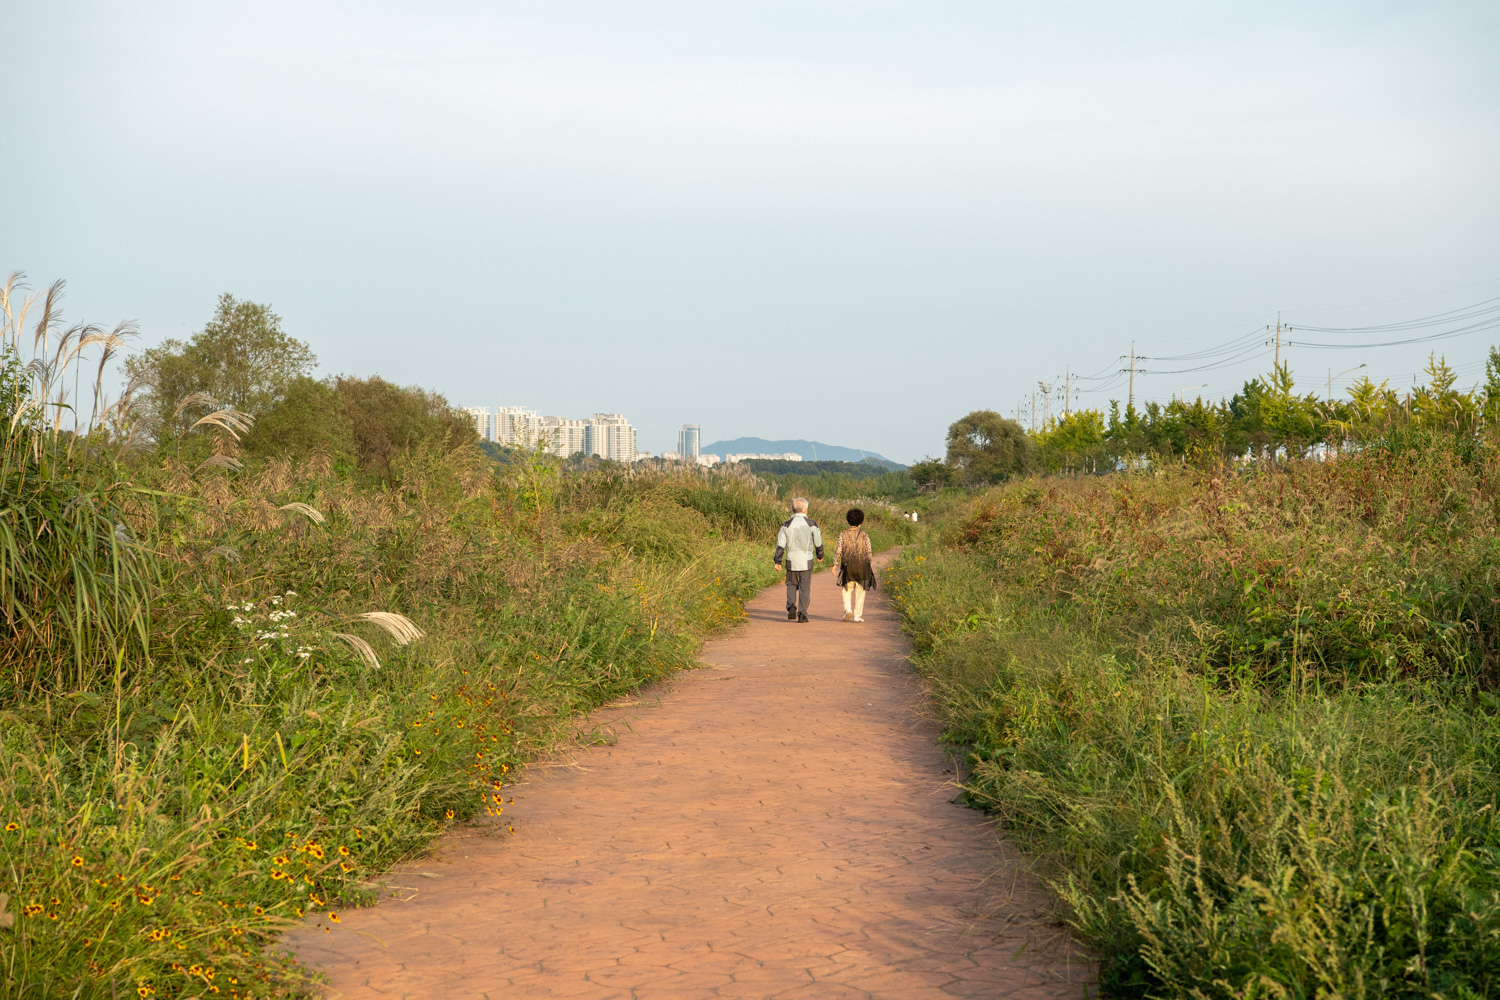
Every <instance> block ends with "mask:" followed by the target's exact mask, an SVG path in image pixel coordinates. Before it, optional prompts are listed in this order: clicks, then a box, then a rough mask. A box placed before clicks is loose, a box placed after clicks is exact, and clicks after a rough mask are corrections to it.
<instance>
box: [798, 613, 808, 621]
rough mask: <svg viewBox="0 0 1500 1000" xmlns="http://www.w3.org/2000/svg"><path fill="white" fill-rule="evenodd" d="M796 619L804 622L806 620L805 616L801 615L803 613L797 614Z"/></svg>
mask: <svg viewBox="0 0 1500 1000" xmlns="http://www.w3.org/2000/svg"><path fill="white" fill-rule="evenodd" d="M797 621H799V622H805V621H807V616H806V615H803V614H799V615H798V616H797Z"/></svg>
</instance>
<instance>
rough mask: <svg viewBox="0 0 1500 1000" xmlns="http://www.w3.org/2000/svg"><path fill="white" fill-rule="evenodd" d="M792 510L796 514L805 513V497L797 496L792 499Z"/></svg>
mask: <svg viewBox="0 0 1500 1000" xmlns="http://www.w3.org/2000/svg"><path fill="white" fill-rule="evenodd" d="M792 511H793V512H794V513H797V514H806V513H807V497H798V498H797V499H795V500H793V501H792Z"/></svg>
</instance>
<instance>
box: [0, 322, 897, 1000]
mask: <svg viewBox="0 0 1500 1000" xmlns="http://www.w3.org/2000/svg"><path fill="white" fill-rule="evenodd" d="M42 326H45V321H44V323H43V324H42ZM43 334H45V336H43ZM84 340H86V341H87V342H88V345H89V346H91V347H92V348H93V349H100V348H103V349H104V350H105V353H106V355H108V354H109V353H111V352H113V350H115V349H117V347H118V339H117V338H113V336H112V335H108V334H104V333H101V332H99V331H89V330H85V331H82V339H80V336H78V335H73V336H72V337H71V339H68V338H64V339H62V340H61V341H60V342H59V341H58V340H56V339H55V338H53V337H52V334H51V333H50V332H47V331H45V330H42V327H40V326H39V338H38V343H39V345H40V346H41V348H42V349H43V350H42V357H43V359H44V361H45V362H46V363H45V364H41V365H34V366H32V367H31V368H25V367H23V366H22V365H21V364H20V353H19V351H18V350H17V348H18V346H19V344H18V341H19V338H18V337H16V336H14V335H12V336H11V338H10V339H9V340H8V341H7V343H6V344H4V345H3V347H4V350H3V351H0V397H3V402H4V404H5V406H4V412H5V414H6V423H5V436H4V450H3V454H0V488H3V496H0V500H3V510H0V599H3V606H4V616H5V625H6V629H7V635H6V641H5V643H4V644H3V646H0V720H3V728H0V903H4V904H7V906H8V908H7V906H0V911H3V912H4V913H5V918H0V984H3V985H0V994H3V995H4V996H7V997H28V998H38V1000H40V998H51V997H79V998H82V997H109V998H111V1000H114V998H117V997H120V996H126V995H135V996H143V997H144V996H156V997H194V996H227V997H251V996H256V997H265V996H286V995H300V994H301V993H302V992H303V991H304V989H305V987H306V982H305V979H304V976H303V973H302V971H301V970H300V969H298V968H297V967H296V966H295V965H293V964H291V963H290V962H289V961H288V960H287V959H285V958H284V957H282V956H279V955H278V954H277V952H276V951H275V949H274V948H273V947H272V946H273V944H274V942H275V941H276V940H277V938H278V935H279V934H280V932H281V931H283V930H284V929H285V928H287V927H289V926H291V925H292V924H293V923H294V922H297V921H300V920H308V919H312V920H317V921H322V922H327V923H336V922H338V920H339V917H338V909H339V908H340V907H343V906H347V905H353V904H356V903H358V902H360V901H361V900H362V899H363V898H366V897H367V896H368V893H369V890H370V888H371V885H372V883H371V879H373V878H374V877H375V876H377V875H378V874H379V873H380V872H382V871H383V870H386V869H387V868H389V867H390V866H391V865H392V864H393V863H395V862H396V861H397V860H399V859H400V858H402V857H404V856H407V855H410V854H411V853H413V852H415V851H418V850H420V849H421V848H422V846H423V845H425V844H427V843H428V842H430V840H431V839H432V838H433V837H434V836H436V835H437V834H438V833H440V832H441V831H442V829H443V828H444V827H445V825H447V824H449V823H453V822H461V821H463V820H465V819H467V818H469V817H472V816H475V815H477V814H480V813H484V812H488V813H489V814H491V815H492V816H494V817H496V819H495V820H493V821H492V822H495V823H497V824H499V825H500V827H501V828H502V829H503V827H504V820H503V816H502V814H503V805H504V800H505V798H506V795H505V785H506V784H507V783H508V782H509V781H512V780H513V779H514V776H515V774H516V770H517V768H518V767H520V766H521V765H522V764H523V763H524V762H525V761H527V760H531V759H534V758H535V757H536V756H537V755H539V754H542V753H545V752H547V751H549V750H551V749H554V748H555V747H556V746H557V745H558V743H559V741H562V740H567V739H570V738H573V736H572V734H573V733H574V732H575V728H574V725H573V720H574V719H575V718H576V716H577V713H579V712H586V711H588V710H589V709H590V708H592V707H594V706H597V705H600V704H602V703H605V702H608V701H609V700H611V699H614V698H616V697H618V696H620V695H622V694H625V693H628V692H630V691H633V690H635V689H636V688H638V687H639V686H641V685H642V684H645V683H649V682H651V681H653V680H656V679H658V678H661V677H664V676H667V675H669V674H671V673H672V672H673V671H676V670H679V669H682V668H685V667H688V666H690V665H691V663H692V658H693V654H694V650H695V648H696V646H697V643H698V641H699V640H700V638H701V637H702V636H704V635H706V634H708V633H710V632H712V631H713V630H715V629H718V628H721V627H723V626H724V625H726V624H729V623H732V622H735V621H738V620H740V619H741V617H742V611H741V601H742V600H743V599H744V598H745V597H747V596H749V595H750V594H752V593H754V592H755V591H756V590H757V589H758V588H760V587H762V586H765V585H767V584H769V583H771V582H772V581H773V580H774V574H773V572H772V570H771V567H770V559H769V555H770V546H771V539H773V538H774V532H775V526H776V524H777V523H778V522H779V521H781V520H782V519H783V518H784V516H785V513H784V510H783V507H784V503H783V502H781V501H777V500H775V499H774V497H773V492H774V491H772V490H769V489H767V488H766V487H765V486H763V485H761V484H759V483H757V482H756V481H754V480H752V479H748V478H738V479H737V478H734V477H731V476H724V475H711V476H701V475H673V476H666V475H650V474H646V475H639V474H631V473H629V472H627V471H626V470H622V469H620V468H618V467H614V468H605V469H601V470H594V471H591V472H589V473H587V474H571V473H569V472H567V471H566V470H565V469H563V468H562V467H561V465H560V463H556V462H553V461H549V460H547V459H544V458H541V457H538V456H530V457H526V458H524V459H522V460H519V461H512V462H509V463H506V464H503V465H497V464H496V463H494V462H492V461H490V460H489V459H488V458H486V457H485V456H483V455H482V454H481V453H480V452H479V451H478V450H477V449H476V448H474V447H473V446H472V444H469V443H465V442H462V441H459V442H455V441H453V440H451V439H431V434H429V440H428V441H427V443H426V444H422V445H420V446H416V447H406V448H404V449H398V448H396V447H395V446H394V444H393V443H392V435H391V434H390V433H386V432H382V431H380V425H379V420H378V419H377V418H379V417H381V416H382V415H384V416H387V417H389V416H390V415H391V414H397V415H398V416H399V418H400V420H402V421H405V423H403V424H402V425H401V426H403V427H406V428H407V430H403V431H402V432H401V433H402V434H407V433H408V432H409V429H410V428H411V427H417V426H419V425H421V426H427V427H429V430H431V428H437V429H438V432H442V433H447V432H446V431H443V430H442V429H443V428H445V427H446V428H451V427H454V426H458V427H462V421H461V420H458V419H457V418H454V417H452V415H451V414H449V413H447V412H446V410H444V411H443V412H438V410H442V409H443V407H445V406H446V404H442V405H441V406H439V403H441V401H440V400H436V398H435V397H431V396H430V394H426V395H424V394H421V393H404V391H403V390H398V389H395V388H394V387H391V386H389V385H386V384H385V383H378V382H373V381H370V382H362V381H360V380H347V379H341V380H335V381H330V382H329V383H312V382H311V381H310V380H303V382H304V383H305V384H299V385H300V387H299V388H298V389H297V392H296V393H294V394H292V395H289V396H288V398H287V400H286V401H285V402H283V403H282V404H280V408H279V409H277V410H273V411H272V412H270V413H267V414H264V415H263V419H262V420H261V421H260V422H259V426H258V427H257V429H256V430H254V431H253V432H251V433H250V434H249V436H248V438H247V437H246V435H245V429H246V426H247V425H248V423H249V421H248V420H247V419H245V416H244V415H243V414H237V413H236V412H235V411H232V410H226V409H223V408H216V407H215V406H214V405H213V404H212V403H211V402H210V401H206V400H201V399H199V400H196V401H193V402H192V403H191V404H190V406H195V407H197V409H196V411H194V410H192V409H189V410H188V411H185V412H188V413H189V414H193V413H201V414H203V415H202V417H201V418H199V419H196V422H195V420H194V419H193V416H191V415H190V416H189V417H188V418H187V419H185V420H182V421H180V424H181V425H184V426H187V429H186V430H182V431H178V432H172V433H170V434H166V435H164V436H162V437H160V438H159V439H158V440H156V441H155V442H154V443H153V444H150V445H148V447H147V448H146V450H145V451H139V450H137V449H136V448H135V447H134V446H133V444H134V443H133V442H132V441H131V440H130V439H129V436H128V427H127V425H128V421H127V420H125V419H124V417H125V414H124V413H123V411H122V410H120V409H115V410H103V411H100V412H96V413H95V414H94V418H93V419H92V420H90V421H85V422H84V423H85V426H92V427H93V428H94V430H93V431H92V432H91V433H89V434H86V435H79V434H75V433H70V432H68V431H67V430H66V429H65V426H66V425H67V424H68V422H69V417H68V413H67V411H66V410H65V409H59V408H57V407H55V406H52V405H51V402H50V401H52V400H54V399H55V398H56V396H57V392H58V390H59V389H60V388H61V387H62V386H66V385H71V383H72V381H73V374H74V372H76V370H77V363H78V357H79V349H80V344H81V343H83V341H84ZM106 360H107V357H106ZM101 370H102V369H101ZM372 393H373V394H374V395H376V396H379V397H380V399H381V400H383V402H382V403H381V404H380V405H379V406H378V407H377V408H376V409H375V410H371V409H370V407H368V406H366V405H365V403H367V402H368V398H367V397H370V396H371V394H372ZM403 393H404V394H403ZM302 397H309V398H313V401H314V403H316V405H315V406H310V405H308V403H307V399H304V398H302ZM340 398H343V399H344V403H343V404H339V400H340ZM340 405H342V408H340V409H337V410H336V411H335V409H334V408H335V407H338V406H340ZM434 407H437V409H436V410H435V409H434ZM398 411H399V412H398ZM319 414H322V417H319V416H318V415H319ZM434 414H435V416H434ZM176 416H178V415H176V414H174V418H175V417H176ZM429 417H431V418H432V419H429ZM335 418H336V420H335ZM318 419H326V420H327V421H328V422H329V423H328V424H327V426H321V427H318V426H311V425H310V423H309V421H315V420H318ZM351 420H352V421H355V422H356V423H355V425H354V426H353V428H352V431H351V429H350V427H349V426H345V425H347V424H349V422H350V421H351ZM372 420H373V421H374V423H372V422H371V421H372ZM336 421H342V422H343V423H342V424H338V423H337V422H336ZM359 421H363V423H360V422H359ZM423 421H426V423H425V424H423ZM387 422H388V423H389V420H388V421H387ZM268 427H278V428H280V430H278V431H277V432H276V433H275V434H272V435H270V436H269V437H268V436H267V434H266V432H265V431H264V428H268ZM387 430H389V428H387ZM333 432H337V434H335V433H333ZM376 432H380V433H376ZM433 433H437V432H433ZM278 435H280V436H279V437H278ZM340 435H341V436H340ZM372 435H373V436H372ZM382 435H383V436H382ZM440 437H441V435H440ZM301 438H306V439H309V440H311V441H312V442H313V444H314V445H316V443H317V442H318V441H322V440H329V439H332V440H344V441H353V442H355V443H356V445H357V448H356V451H357V454H344V453H339V454H335V455H333V456H331V457H330V456H329V455H327V454H326V453H322V452H319V451H318V450H317V448H316V447H313V446H312V445H307V443H306V442H305V441H304V442H303V445H304V447H301V448H300V449H298V448H290V449H288V450H286V451H285V453H283V451H282V449H280V448H278V445H277V442H278V441H282V440H299V439H301ZM360 442H364V443H360ZM371 442H373V444H372V443H371ZM247 443H248V447H247ZM299 456H300V457H299ZM816 510H817V513H818V514H820V515H821V516H822V518H823V519H824V520H825V521H829V522H831V521H833V520H834V519H835V518H836V517H838V516H839V515H840V514H841V513H842V508H838V509H835V508H833V507H831V506H829V507H826V508H825V507H824V506H823V505H819V506H818V507H817V508H816ZM884 521H888V522H889V523H888V524H884V527H882V524H883V522H884ZM874 529H875V533H876V537H877V542H879V543H880V544H882V546H883V545H884V544H889V541H890V539H888V538H887V537H886V536H887V535H890V536H894V535H895V534H897V533H898V532H899V528H898V527H897V525H896V519H895V518H894V517H888V518H883V519H882V518H877V523H876V524H875V525H874ZM6 918H9V919H6Z"/></svg>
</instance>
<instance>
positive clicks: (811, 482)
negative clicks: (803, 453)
mask: <svg viewBox="0 0 1500 1000" xmlns="http://www.w3.org/2000/svg"><path fill="white" fill-rule="evenodd" d="M736 464H737V465H740V466H743V467H744V468H745V469H746V470H748V471H749V472H751V473H753V474H754V475H755V476H757V477H759V478H760V479H763V480H765V481H766V482H771V483H775V484H776V485H777V487H778V488H779V489H780V490H781V493H782V494H783V495H784V496H791V495H794V494H795V495H797V496H806V497H824V498H828V499H847V498H851V497H868V498H872V499H877V500H883V501H886V502H888V503H896V504H900V503H903V502H907V501H910V500H911V499H912V498H914V497H915V496H916V495H917V484H916V483H915V482H914V481H913V480H912V478H911V476H909V475H907V472H906V469H904V468H895V469H893V468H890V467H888V466H886V465H883V464H880V463H879V461H878V460H876V459H870V460H869V461H867V462H791V461H786V460H782V459H747V460H745V461H743V462H738V463H736Z"/></svg>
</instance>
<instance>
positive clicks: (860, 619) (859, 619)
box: [854, 618, 864, 622]
mask: <svg viewBox="0 0 1500 1000" xmlns="http://www.w3.org/2000/svg"><path fill="white" fill-rule="evenodd" d="M854 620H855V621H857V622H862V621H864V619H863V618H856V619H854Z"/></svg>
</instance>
